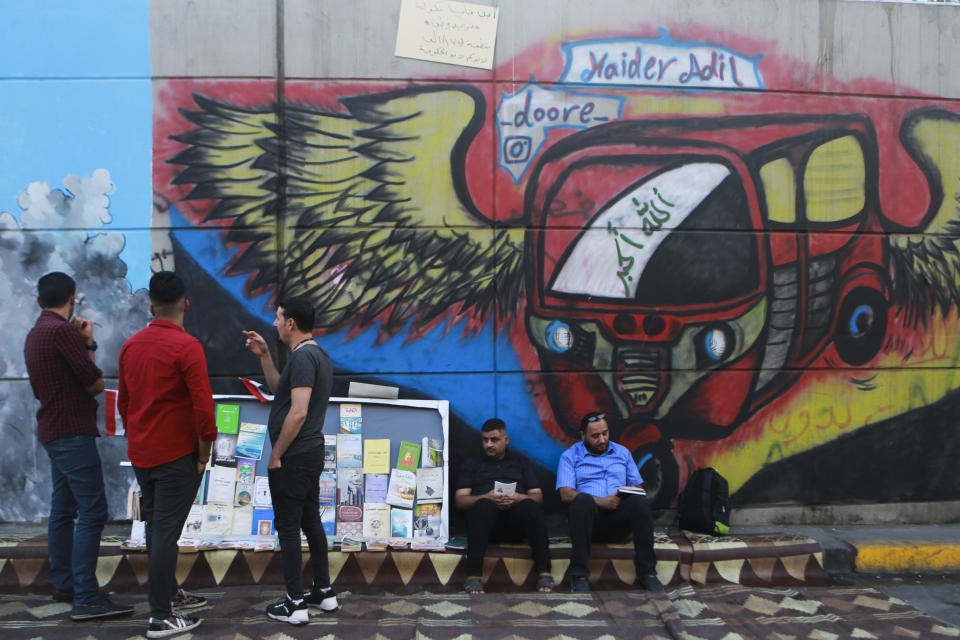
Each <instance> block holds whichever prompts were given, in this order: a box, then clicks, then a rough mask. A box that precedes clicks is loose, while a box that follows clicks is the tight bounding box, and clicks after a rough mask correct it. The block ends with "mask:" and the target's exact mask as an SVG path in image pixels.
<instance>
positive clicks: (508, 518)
mask: <svg viewBox="0 0 960 640" xmlns="http://www.w3.org/2000/svg"><path fill="white" fill-rule="evenodd" d="M523 538H526V539H527V541H528V542H529V543H530V550H531V551H532V552H533V567H534V569H535V570H536V572H537V573H546V572H548V571H550V542H549V539H548V538H547V521H546V519H545V518H544V517H543V509H542V508H541V507H540V505H539V504H537V503H536V502H534V501H533V500H530V499H529V498H528V499H526V500H523V501H522V502H520V503H519V504H516V505H514V506H513V507H511V508H510V509H506V510H500V509H497V505H496V504H494V502H493V500H489V499H487V498H483V499H482V500H477V501H476V503H474V505H473V508H471V509H470V510H469V511H467V575H468V576H479V575H482V572H483V556H484V554H486V552H487V543H488V542H490V541H491V540H499V541H503V542H519V541H520V540H522V539H523Z"/></svg>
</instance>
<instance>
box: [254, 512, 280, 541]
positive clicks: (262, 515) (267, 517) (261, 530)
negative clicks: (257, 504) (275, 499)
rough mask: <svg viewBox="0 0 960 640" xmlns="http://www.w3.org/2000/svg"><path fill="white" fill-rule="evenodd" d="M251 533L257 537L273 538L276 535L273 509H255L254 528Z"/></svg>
mask: <svg viewBox="0 0 960 640" xmlns="http://www.w3.org/2000/svg"><path fill="white" fill-rule="evenodd" d="M250 533H251V534H253V535H255V536H272V535H273V534H274V533H276V530H275V529H274V528H273V509H254V510H253V526H252V527H251V528H250Z"/></svg>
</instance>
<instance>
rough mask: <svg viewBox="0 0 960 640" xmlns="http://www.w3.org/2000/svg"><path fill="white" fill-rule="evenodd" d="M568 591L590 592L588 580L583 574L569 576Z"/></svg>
mask: <svg viewBox="0 0 960 640" xmlns="http://www.w3.org/2000/svg"><path fill="white" fill-rule="evenodd" d="M570 591H571V592H573V593H590V580H588V579H587V578H586V577H584V576H573V577H572V578H570Z"/></svg>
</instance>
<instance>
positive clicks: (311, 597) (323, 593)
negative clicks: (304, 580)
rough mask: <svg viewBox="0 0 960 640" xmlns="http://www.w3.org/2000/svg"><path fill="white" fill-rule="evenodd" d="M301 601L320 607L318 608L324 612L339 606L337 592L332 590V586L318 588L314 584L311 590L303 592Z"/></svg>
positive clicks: (334, 609)
mask: <svg viewBox="0 0 960 640" xmlns="http://www.w3.org/2000/svg"><path fill="white" fill-rule="evenodd" d="M303 601H304V602H306V603H307V604H312V605H316V606H318V607H320V610H321V611H323V612H325V613H330V612H331V611H336V610H337V609H339V608H340V603H339V602H337V592H336V591H334V590H333V587H327V588H326V589H318V588H317V587H316V586H314V588H313V590H312V591H308V592H307V593H305V594H303Z"/></svg>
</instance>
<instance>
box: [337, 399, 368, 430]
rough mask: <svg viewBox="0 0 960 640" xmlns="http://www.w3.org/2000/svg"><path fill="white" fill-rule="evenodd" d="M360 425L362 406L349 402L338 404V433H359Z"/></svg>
mask: <svg viewBox="0 0 960 640" xmlns="http://www.w3.org/2000/svg"><path fill="white" fill-rule="evenodd" d="M362 424H363V418H362V405H359V404H356V403H349V402H343V403H341V404H340V433H360V431H361V429H362V428H363V427H362Z"/></svg>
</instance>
